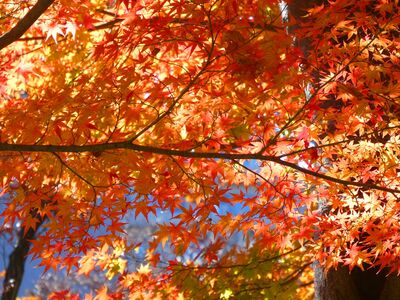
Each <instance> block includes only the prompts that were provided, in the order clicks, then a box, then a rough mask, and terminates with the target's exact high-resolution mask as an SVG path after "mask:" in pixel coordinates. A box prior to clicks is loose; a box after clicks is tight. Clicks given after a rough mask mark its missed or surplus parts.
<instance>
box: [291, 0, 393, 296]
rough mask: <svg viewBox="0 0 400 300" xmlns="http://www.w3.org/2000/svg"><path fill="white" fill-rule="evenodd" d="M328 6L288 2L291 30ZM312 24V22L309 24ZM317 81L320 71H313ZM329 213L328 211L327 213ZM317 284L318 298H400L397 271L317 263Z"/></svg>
mask: <svg viewBox="0 0 400 300" xmlns="http://www.w3.org/2000/svg"><path fill="white" fill-rule="evenodd" d="M323 3H324V4H326V5H329V3H328V1H327V0H292V1H290V3H289V6H288V11H289V17H291V18H294V19H295V20H296V24H298V25H296V26H292V27H291V28H289V32H291V33H292V34H294V37H295V36H296V34H295V30H296V28H298V27H300V26H302V23H303V24H305V23H307V18H306V17H304V16H305V15H306V14H307V10H308V9H309V8H312V7H314V6H317V5H321V4H323ZM307 25H310V24H307ZM295 42H296V44H297V46H298V47H299V48H300V49H301V50H302V51H303V55H304V57H307V56H308V54H309V53H308V52H309V50H310V40H309V39H297V40H296V41H295ZM314 76H315V79H316V81H318V74H314ZM327 213H329V212H327ZM314 272H315V275H314V286H315V299H316V300H400V277H399V276H396V274H390V275H387V273H386V272H385V271H384V270H382V271H381V272H379V273H378V269H377V268H368V266H366V270H364V271H363V270H361V269H360V268H354V269H353V270H352V271H351V272H350V270H349V268H348V267H346V266H339V267H338V268H337V269H330V270H324V269H323V268H322V267H321V266H320V265H319V264H318V263H314Z"/></svg>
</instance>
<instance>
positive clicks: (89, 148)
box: [0, 141, 400, 194]
mask: <svg viewBox="0 0 400 300" xmlns="http://www.w3.org/2000/svg"><path fill="white" fill-rule="evenodd" d="M116 149H125V150H133V151H137V152H146V153H153V154H160V155H169V156H181V157H187V158H213V159H226V160H231V161H233V160H237V159H255V160H260V161H269V162H273V163H276V164H279V165H282V166H286V167H289V168H291V169H294V170H297V171H299V172H301V173H304V174H307V175H310V176H312V177H315V178H320V179H323V180H326V181H328V182H334V183H338V184H341V185H344V186H356V187H361V188H365V189H372V190H379V191H384V192H389V193H394V194H400V189H392V188H388V187H384V186H380V185H376V184H367V183H363V182H361V181H350V180H344V179H340V178H335V177H332V176H329V175H325V174H322V173H319V172H317V171H312V170H309V169H306V168H303V167H300V166H299V165H297V164H295V163H292V162H288V161H285V160H282V159H281V158H279V157H276V156H270V155H263V154H260V153H226V152H196V151H191V150H174V149H164V148H158V147H153V146H143V145H138V144H133V143H131V142H129V141H127V142H115V143H104V144H92V145H25V144H8V143H0V152H4V151H18V152H47V153H49V152H55V153H57V152H70V153H82V152H102V151H107V150H116Z"/></svg>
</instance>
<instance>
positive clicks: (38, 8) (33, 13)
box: [0, 0, 54, 50]
mask: <svg viewBox="0 0 400 300" xmlns="http://www.w3.org/2000/svg"><path fill="white" fill-rule="evenodd" d="M53 2H54V0H38V2H36V4H35V5H34V6H33V7H32V8H31V9H30V10H29V11H28V13H27V14H26V15H25V16H24V17H23V18H22V19H21V20H20V21H19V22H18V23H17V25H15V26H14V27H13V28H12V29H11V30H10V31H8V32H6V33H5V34H3V35H2V36H0V50H1V49H3V48H5V47H7V46H8V45H10V44H12V43H13V42H15V41H16V40H18V39H19V38H20V37H21V36H22V35H23V34H24V33H25V32H26V31H28V29H29V28H30V27H31V26H32V25H33V23H35V22H36V20H37V19H38V18H39V17H40V16H41V15H42V14H43V13H44V12H45V11H46V9H47V8H49V6H50V5H51V4H52V3H53Z"/></svg>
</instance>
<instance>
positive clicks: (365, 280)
mask: <svg viewBox="0 0 400 300" xmlns="http://www.w3.org/2000/svg"><path fill="white" fill-rule="evenodd" d="M314 271H315V277H314V282H315V299H316V300H398V299H400V278H399V277H398V276H396V275H394V274H392V275H389V276H386V275H385V273H384V272H380V273H377V272H378V269H369V270H365V271H362V270H361V269H359V268H354V269H353V270H352V271H351V272H350V271H349V269H348V268H347V267H345V266H340V267H338V268H337V269H336V270H334V269H331V270H329V271H328V272H327V273H326V272H324V270H323V269H322V268H321V266H319V265H318V264H315V265H314Z"/></svg>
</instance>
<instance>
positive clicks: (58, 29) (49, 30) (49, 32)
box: [43, 24, 65, 44]
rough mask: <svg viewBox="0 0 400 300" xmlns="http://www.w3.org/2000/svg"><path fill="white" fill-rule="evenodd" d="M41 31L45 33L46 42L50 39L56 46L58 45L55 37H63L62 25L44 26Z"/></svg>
mask: <svg viewBox="0 0 400 300" xmlns="http://www.w3.org/2000/svg"><path fill="white" fill-rule="evenodd" d="M43 31H44V32H45V33H46V41H47V40H48V39H49V37H52V38H53V40H54V41H55V43H56V44H57V43H58V42H57V35H61V36H65V34H64V32H63V26H62V25H57V24H53V25H49V26H45V27H44V29H43Z"/></svg>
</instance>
